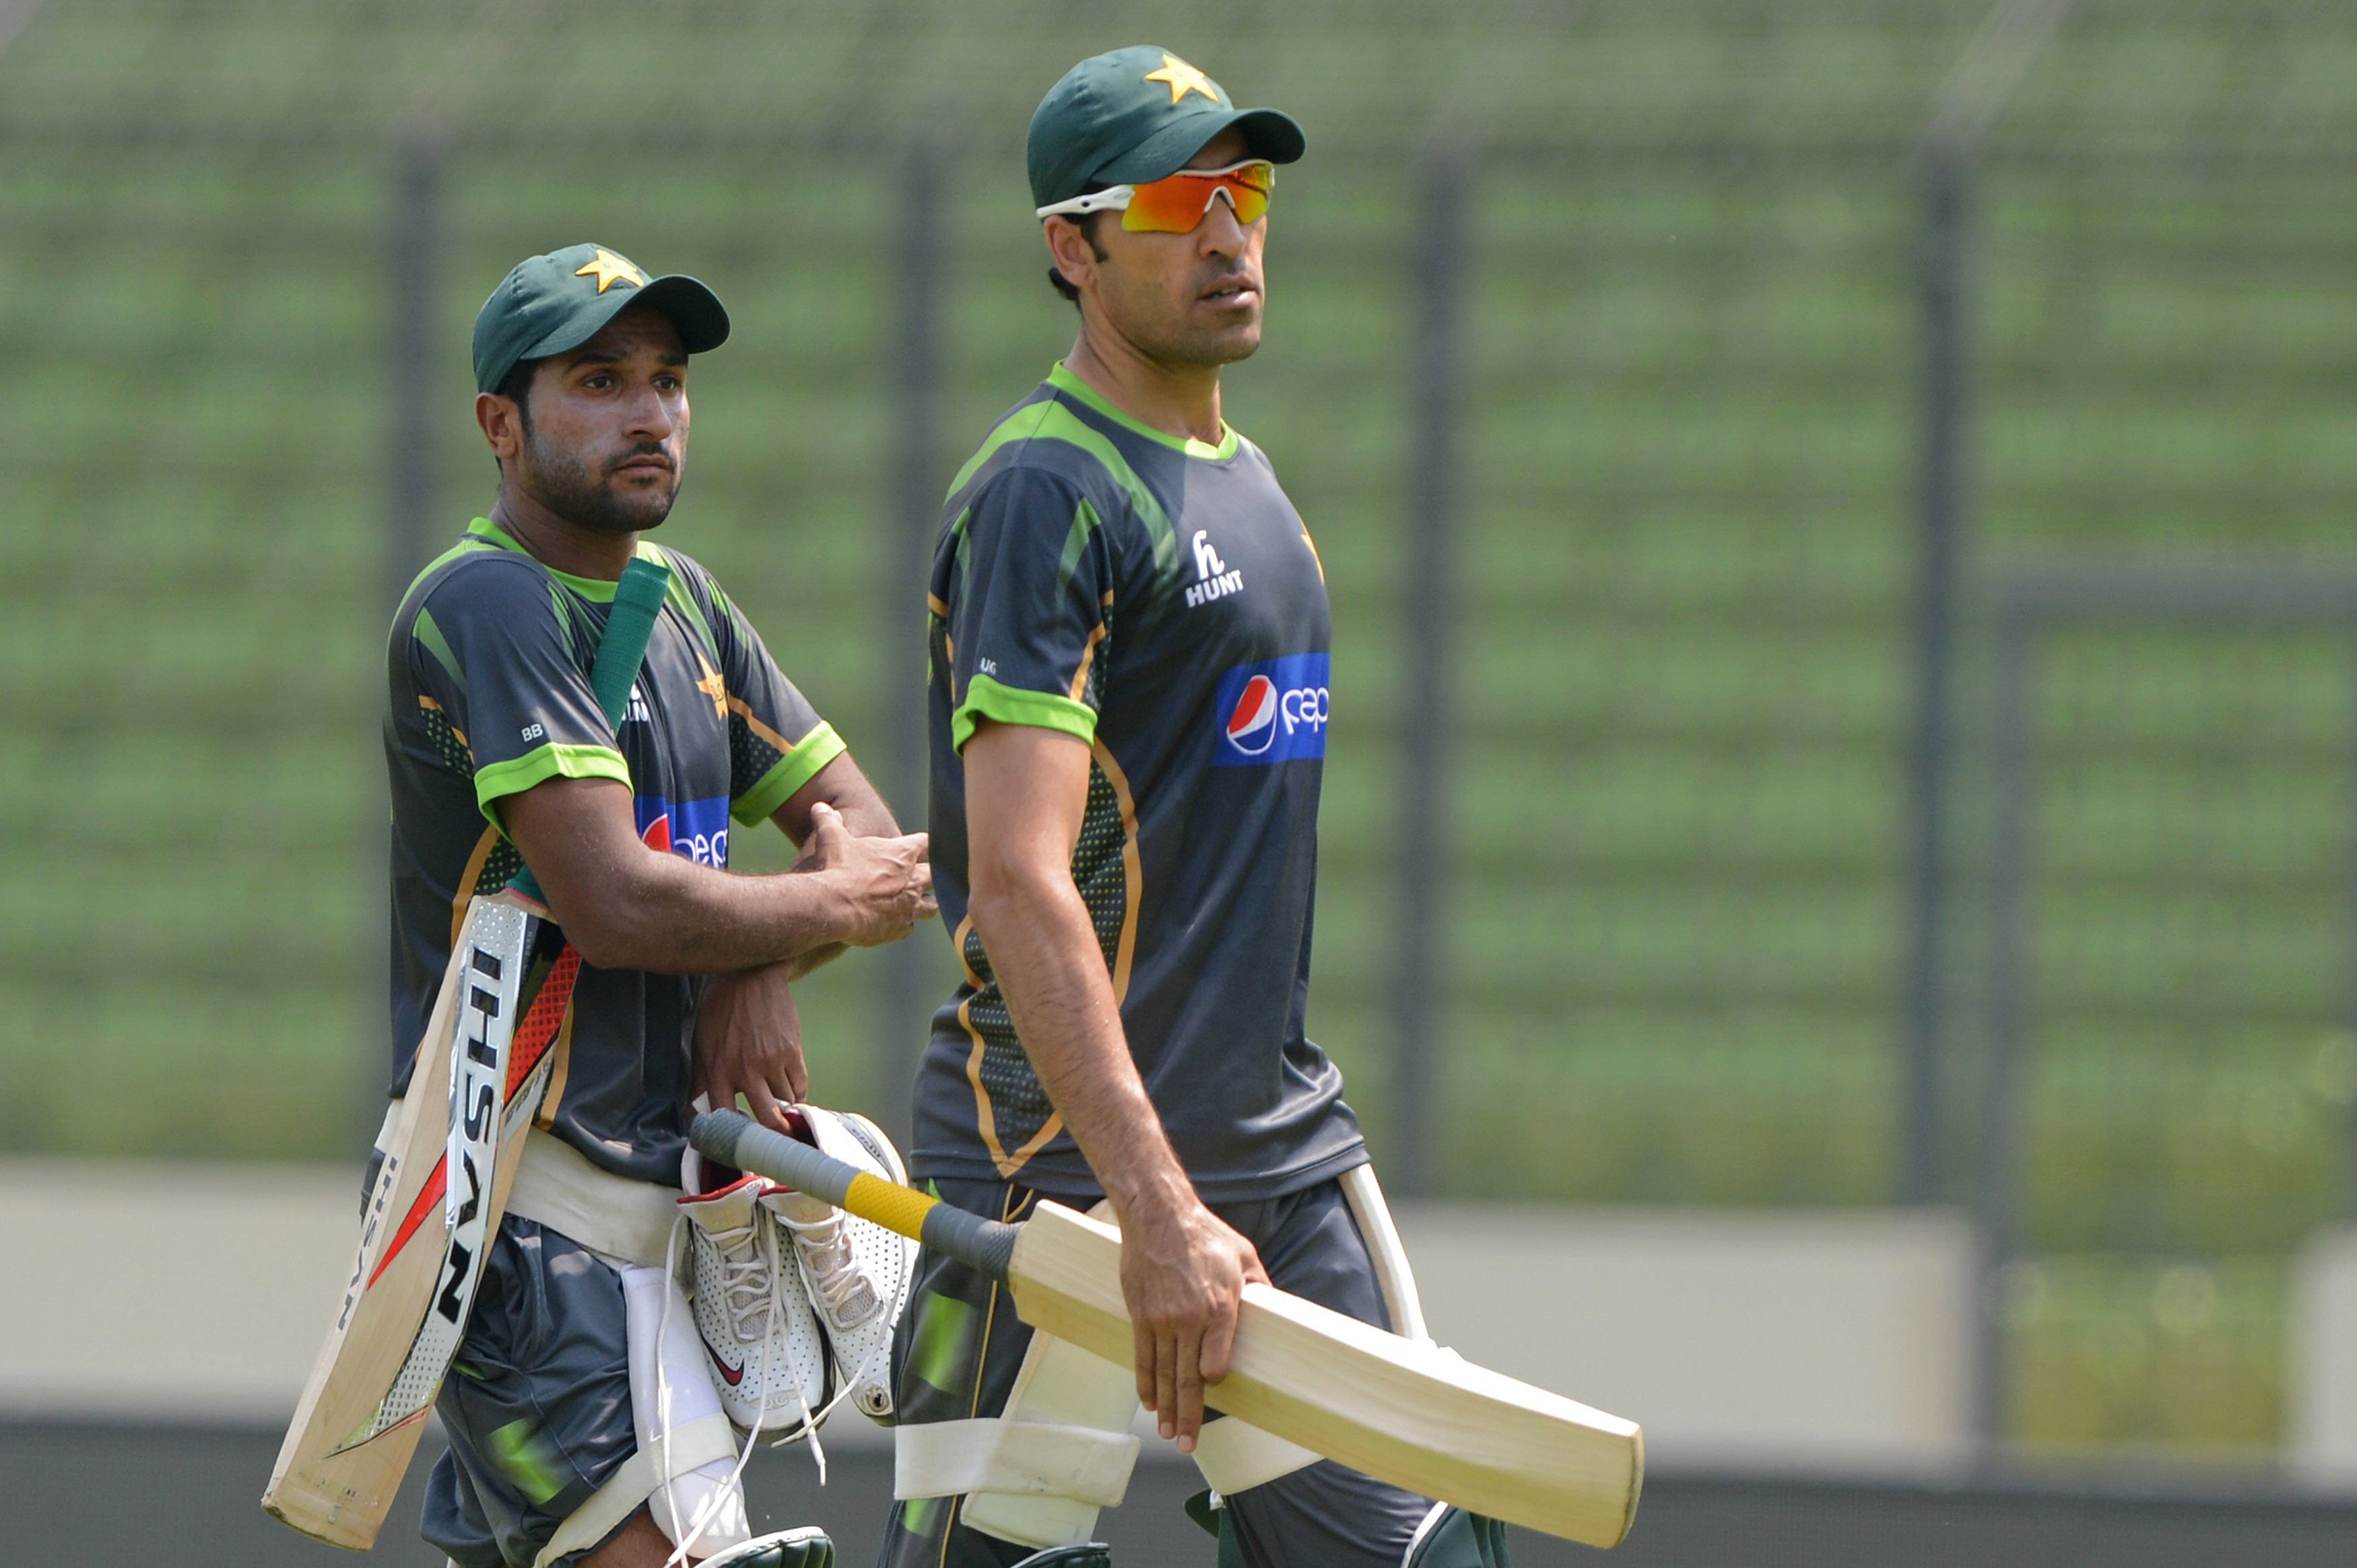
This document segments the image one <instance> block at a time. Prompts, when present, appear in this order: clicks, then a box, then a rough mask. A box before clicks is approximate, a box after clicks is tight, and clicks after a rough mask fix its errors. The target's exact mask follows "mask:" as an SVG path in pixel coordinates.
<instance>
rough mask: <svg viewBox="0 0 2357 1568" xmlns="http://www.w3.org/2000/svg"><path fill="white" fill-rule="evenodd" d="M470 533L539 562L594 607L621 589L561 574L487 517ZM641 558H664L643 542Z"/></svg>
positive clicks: (600, 580) (600, 579) (598, 579)
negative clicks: (617, 589)
mask: <svg viewBox="0 0 2357 1568" xmlns="http://www.w3.org/2000/svg"><path fill="white" fill-rule="evenodd" d="M467 532H468V533H471V534H473V535H474V536H475V537H476V538H478V539H479V540H482V541H483V542H485V543H487V544H496V545H498V546H499V547H500V549H502V550H512V551H514V552H515V553H517V554H519V555H522V556H525V557H527V558H529V559H531V560H533V561H540V569H541V570H542V571H544V572H545V573H547V574H548V575H550V576H552V577H554V578H555V579H556V580H557V581H558V582H560V583H562V584H564V585H565V586H566V587H568V588H570V589H572V590H573V591H574V592H575V593H576V594H578V595H580V596H582V597H583V598H585V599H587V600H589V601H590V602H591V603H592V604H599V605H610V604H612V603H613V602H614V590H615V589H616V588H618V587H619V586H621V585H620V584H619V583H609V582H608V581H607V580H606V579H605V578H603V577H576V576H575V575H573V574H572V573H570V572H560V571H558V570H557V569H556V568H555V567H554V566H552V565H550V564H548V563H547V562H545V561H541V560H540V557H539V556H537V555H534V554H533V553H532V552H531V551H529V550H526V549H525V548H524V547H523V546H522V545H521V544H519V543H517V542H516V540H515V535H513V534H511V533H510V532H508V531H507V530H506V529H504V528H501V527H500V525H499V524H498V523H496V522H493V521H491V520H490V518H488V517H479V518H477V519H476V520H475V521H472V522H470V523H468V525H467ZM638 555H639V559H640V560H641V561H654V562H661V561H662V554H661V553H659V552H658V551H657V550H656V547H655V546H654V545H652V544H650V543H648V542H646V541H645V540H643V539H641V540H640V541H639V550H638Z"/></svg>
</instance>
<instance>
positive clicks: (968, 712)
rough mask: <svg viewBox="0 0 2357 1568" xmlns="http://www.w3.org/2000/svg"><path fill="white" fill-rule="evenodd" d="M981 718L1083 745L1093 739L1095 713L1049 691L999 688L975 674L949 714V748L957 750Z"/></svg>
mask: <svg viewBox="0 0 2357 1568" xmlns="http://www.w3.org/2000/svg"><path fill="white" fill-rule="evenodd" d="M983 719H988V720H990V721H991V722H992V723H994V724H1002V725H1030V726H1031V727H1032V728H1034V729H1054V730H1061V731H1063V732H1064V733H1065V734H1066V735H1070V736H1079V737H1080V738H1081V739H1082V741H1083V742H1090V741H1093V740H1095V739H1096V737H1097V714H1096V710H1095V709H1094V708H1092V707H1090V706H1089V705H1088V704H1087V703H1076V702H1074V701H1072V699H1071V698H1070V697H1061V696H1058V695H1056V694H1055V693H1052V692H1026V691H1023V690H1021V689H1020V688H1018V687H1015V686H1002V685H1000V684H999V683H998V682H996V681H994V680H992V679H991V678H990V677H989V676H987V675H977V676H975V677H974V680H973V681H972V682H969V683H968V684H967V686H966V689H965V701H964V702H963V703H959V704H958V710H957V712H955V713H953V714H951V715H950V746H951V747H952V749H954V750H957V751H963V750H964V749H965V743H966V742H967V741H969V740H972V739H973V738H974V726H975V725H976V724H978V723H979V722H980V721H981V720H983Z"/></svg>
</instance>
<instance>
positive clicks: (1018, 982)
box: [972, 876, 1194, 1216]
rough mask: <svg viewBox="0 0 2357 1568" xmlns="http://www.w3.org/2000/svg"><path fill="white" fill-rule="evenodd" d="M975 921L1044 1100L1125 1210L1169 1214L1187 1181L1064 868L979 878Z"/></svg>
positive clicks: (1189, 1194) (1189, 1192) (1189, 1190)
mask: <svg viewBox="0 0 2357 1568" xmlns="http://www.w3.org/2000/svg"><path fill="white" fill-rule="evenodd" d="M972 910H973V915H974V928H975V929H976V930H977V931H978V932H980V933H981V936H982V940H983V946H984V947H985V949H986V950H988V952H989V953H990V962H991V969H992V972H994V973H995V974H996V975H997V977H998V983H999V986H1000V989H1001V991H1002V992H1003V993H1004V994H1005V995H1006V1007H1007V1011H1008V1013H1009V1014H1010V1015H1012V1016H1013V1018H1014V1020H1015V1027H1016V1030H1017V1033H1018V1034H1019V1035H1020V1036H1022V1040H1023V1049H1024V1054H1025V1055H1026V1056H1028V1058H1030V1061H1031V1066H1032V1070H1033V1071H1034V1072H1036V1073H1038V1074H1039V1084H1040V1087H1041V1088H1042V1089H1044V1090H1046V1091H1047V1094H1048V1099H1049V1103H1051V1104H1052V1105H1054V1106H1055V1108H1056V1113H1057V1114H1058V1115H1059V1116H1060V1117H1061V1118H1062V1119H1063V1122H1064V1125H1065V1126H1066V1127H1067V1128H1069V1129H1070V1130H1071V1134H1072V1138H1073V1141H1074V1142H1075V1143H1077V1144H1080V1147H1081V1155H1082V1158H1084V1159H1086V1160H1087V1161H1088V1163H1089V1168H1090V1169H1091V1170H1092V1171H1094V1172H1095V1173H1096V1176H1097V1180H1098V1182H1099V1183H1100V1184H1101V1185H1102V1186H1103V1188H1104V1190H1105V1196H1106V1197H1110V1198H1112V1199H1113V1204H1114V1209H1115V1211H1116V1212H1117V1213H1119V1214H1122V1215H1125V1216H1126V1215H1131V1214H1138V1215H1145V1214H1169V1213H1175V1212H1178V1211H1179V1210H1182V1209H1184V1208H1188V1207H1189V1206H1190V1205H1191V1204H1192V1203H1193V1202H1194V1187H1193V1186H1192V1185H1191V1184H1190V1183H1189V1181H1188V1179H1187V1173H1186V1171H1185V1170H1184V1168H1183V1167H1181V1166H1180V1165H1179V1158H1178V1155H1176V1154H1174V1153H1173V1152H1172V1151H1171V1148H1170V1140H1169V1138H1168V1136H1167V1135H1166V1134H1165V1133H1164V1132H1163V1129H1162V1119H1161V1117H1160V1115H1159V1114H1158V1113H1157V1112H1156V1111H1155V1109H1154V1102H1153V1101H1151V1100H1149V1099H1148V1098H1147V1097H1146V1085H1145V1083H1144V1082H1143V1080H1141V1079H1139V1078H1138V1076H1137V1065H1136V1063H1135V1061H1133V1060H1132V1059H1131V1058H1130V1054H1129V1045H1128V1041H1127V1038H1126V1036H1125V1035H1124V1033H1123V1030H1122V1026H1121V1009H1120V1004H1119V1003H1118V1002H1117V1001H1116V1000H1115V999H1114V993H1113V983H1112V980H1111V978H1110V977H1109V976H1108V975H1107V974H1106V972H1105V965H1104V958H1103V950H1102V949H1101V948H1100V947H1099V946H1098V944H1097V938H1096V932H1095V929H1094V928H1093V927H1092V925H1091V923H1090V920H1089V913H1088V908H1087V906H1085V905H1084V904H1082V902H1081V897H1080V894H1079V892H1078V890H1077V889H1075V888H1074V887H1073V886H1072V884H1071V880H1070V879H1069V878H1068V877H1062V876H1058V877H1055V878H1053V879H1049V878H1047V877H1044V876H1039V877H1031V876H1026V877H1021V878H1017V879H1012V880H1010V881H1009V883H1008V884H1007V885H1006V886H999V887H992V888H989V889H987V890H985V889H983V888H977V889H976V890H975V893H974V900H973V905H972Z"/></svg>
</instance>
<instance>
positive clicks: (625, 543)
mask: <svg viewBox="0 0 2357 1568" xmlns="http://www.w3.org/2000/svg"><path fill="white" fill-rule="evenodd" d="M491 521H493V522H495V523H497V524H499V525H500V528H502V529H504V530H506V531H507V535H508V537H509V538H511V539H512V540H514V541H515V542H517V543H518V544H521V545H522V546H523V547H524V550H525V552H526V553H528V554H530V555H531V556H532V558H533V560H535V561H537V562H539V563H540V564H542V565H544V566H546V567H548V568H550V569H551V570H552V571H557V572H565V573H569V574H571V575H574V576H576V577H595V578H597V579H598V580H600V581H602V582H608V583H615V582H619V581H620V580H621V577H622V568H623V567H625V566H627V565H629V564H630V557H631V556H633V555H635V554H637V553H638V549H639V536H638V535H637V534H635V533H608V532H604V531H602V530H599V529H595V528H584V527H582V526H581V525H580V524H579V523H577V522H575V521H572V520H570V519H569V518H565V517H564V516H561V515H560V514H558V513H556V512H554V511H552V510H549V508H548V507H547V506H546V505H544V504H543V503H542V502H541V501H539V500H537V499H533V497H532V496H530V495H527V494H525V493H524V492H522V491H521V490H518V489H514V488H513V487H511V486H508V485H501V486H500V499H499V501H498V503H497V504H496V505H494V506H493V507H492V508H491Z"/></svg>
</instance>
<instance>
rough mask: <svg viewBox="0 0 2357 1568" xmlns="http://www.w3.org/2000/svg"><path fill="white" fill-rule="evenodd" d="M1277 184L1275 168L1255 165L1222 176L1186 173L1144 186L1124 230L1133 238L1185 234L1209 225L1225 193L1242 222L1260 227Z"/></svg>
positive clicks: (1132, 204) (1132, 202)
mask: <svg viewBox="0 0 2357 1568" xmlns="http://www.w3.org/2000/svg"><path fill="white" fill-rule="evenodd" d="M1275 183H1276V166H1275V165H1274V164H1266V163H1252V164H1246V165H1244V166H1243V167H1242V168H1238V169H1226V170H1223V171H1222V172H1220V173H1218V174H1195V173H1191V172H1182V173H1179V174H1174V175H1172V176H1170V177H1168V178H1167V179H1157V180H1155V181H1153V182H1152V183H1151V184H1147V185H1141V186H1139V187H1138V188H1137V193H1136V194H1135V196H1132V197H1131V198H1130V199H1129V208H1128V209H1127V210H1126V211H1125V212H1124V213H1123V214H1122V215H1121V226H1122V227H1123V228H1125V229H1127V230H1129V231H1131V232H1133V233H1143V234H1185V233H1189V232H1191V231H1193V229H1194V227H1195V225H1196V224H1198V223H1200V222H1201V221H1202V220H1203V214H1205V213H1206V212H1208V211H1210V210H1211V203H1212V202H1214V201H1217V200H1218V199H1220V197H1221V195H1222V193H1223V192H1224V193H1225V195H1226V197H1227V199H1228V201H1229V203H1230V205H1232V206H1233V207H1234V209H1235V211H1236V221H1237V222H1239V223H1257V222H1258V221H1260V220H1261V218H1262V216H1263V215H1264V214H1265V213H1266V212H1267V211H1268V193H1269V189H1270V188H1271V187H1272V186H1274V185H1275Z"/></svg>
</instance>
